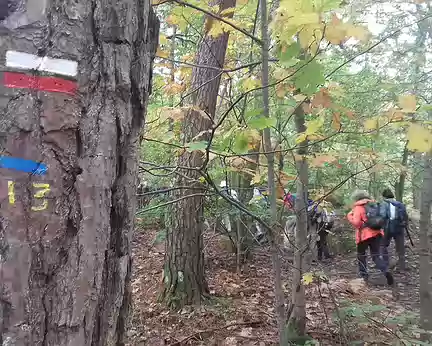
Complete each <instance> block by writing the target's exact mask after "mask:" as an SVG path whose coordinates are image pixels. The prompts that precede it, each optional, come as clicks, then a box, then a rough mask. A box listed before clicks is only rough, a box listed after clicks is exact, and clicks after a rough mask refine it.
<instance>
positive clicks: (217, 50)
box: [161, 0, 235, 308]
mask: <svg viewBox="0 0 432 346" xmlns="http://www.w3.org/2000/svg"><path fill="white" fill-rule="evenodd" d="M211 3H212V4H214V1H211ZM234 6H235V0H222V1H221V2H220V11H223V10H224V9H227V8H230V7H234ZM231 15H232V14H231ZM213 20H214V19H213V18H210V17H208V18H207V20H206V26H205V27H206V29H207V30H210V28H211V23H212V21H213ZM227 45H228V33H224V34H222V35H220V36H218V37H212V36H210V35H208V32H206V33H205V36H204V38H203V40H202V42H201V44H200V46H199V50H198V53H197V57H196V65H201V66H202V65H207V66H213V67H217V68H221V69H222V68H223V65H224V60H225V53H226V49H227ZM220 79H221V74H220V72H219V71H217V70H216V69H210V68H201V67H194V68H193V70H192V85H191V90H192V91H193V93H192V95H191V97H190V101H191V102H190V104H191V105H193V106H194V108H198V109H199V110H200V111H197V110H192V109H191V110H190V111H189V112H188V114H187V115H186V117H185V119H184V120H183V132H182V133H183V140H184V143H185V144H186V143H188V142H191V141H194V140H208V139H209V138H208V132H207V133H204V134H203V131H204V132H205V131H209V130H211V126H212V124H213V119H214V116H215V111H216V102H217V97H218V91H219V85H220ZM199 134H200V136H198V137H199V138H197V135H199ZM202 164H203V155H202V153H201V152H192V153H190V152H185V153H183V154H182V155H181V156H180V157H179V166H180V167H190V168H191V169H187V168H186V169H179V171H178V175H177V179H176V186H189V187H190V189H181V190H176V192H175V193H174V199H181V200H180V201H179V202H178V203H176V204H175V205H174V207H173V213H172V216H171V217H172V220H171V225H170V227H169V228H168V233H169V234H168V237H167V241H166V255H165V267H164V289H163V291H162V295H161V299H162V300H164V301H165V302H166V303H167V304H168V305H170V306H174V307H178V308H180V307H182V306H184V305H189V304H199V303H201V300H202V298H203V297H205V296H206V295H207V291H208V288H207V284H206V281H205V276H204V258H203V256H204V255H203V240H202V230H203V226H204V215H203V214H204V213H203V211H204V208H203V204H204V195H203V192H204V188H203V186H202V185H201V183H199V182H198V178H199V177H200V176H199V172H197V171H196V170H193V168H199V167H201V166H202ZM200 187H201V194H200V192H199V190H197V189H199V188H200ZM190 195H195V196H194V197H188V196H190Z"/></svg>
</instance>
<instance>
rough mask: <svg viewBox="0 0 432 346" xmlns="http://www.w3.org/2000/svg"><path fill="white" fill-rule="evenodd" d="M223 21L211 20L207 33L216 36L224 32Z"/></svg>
mask: <svg viewBox="0 0 432 346" xmlns="http://www.w3.org/2000/svg"><path fill="white" fill-rule="evenodd" d="M222 24H223V23H222V22H221V21H218V20H213V21H212V24H211V29H210V30H209V32H208V35H209V36H211V37H218V36H220V35H222V34H223V33H224V27H223V25H222Z"/></svg>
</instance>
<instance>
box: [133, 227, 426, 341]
mask: <svg viewBox="0 0 432 346" xmlns="http://www.w3.org/2000/svg"><path fill="white" fill-rule="evenodd" d="M157 232H158V231H157V230H138V231H137V232H136V233H135V239H134V241H133V258H134V266H133V280H132V293H133V299H134V304H133V315H132V323H131V327H130V329H129V332H128V336H129V344H128V345H130V346H140V345H151V346H159V345H172V346H173V345H179V346H180V345H206V346H216V345H226V346H230V345H231V346H232V345H236V346H242V345H250V346H267V345H269V346H270V345H277V324H276V317H275V310H274V288H273V278H272V270H271V268H272V266H271V256H270V250H269V248H267V247H261V248H258V249H256V250H254V253H253V257H252V259H250V260H249V261H248V262H247V264H246V266H245V267H244V268H243V271H242V273H240V274H237V273H236V270H235V268H236V266H235V255H234V254H231V253H229V252H228V251H227V250H225V249H224V247H223V246H222V245H221V244H222V242H221V241H220V236H219V235H217V234H214V233H213V232H208V233H207V234H206V235H205V257H206V273H207V278H208V284H209V289H210V294H211V299H210V300H209V302H208V304H206V305H204V306H202V307H200V308H192V307H186V308H184V309H183V310H182V311H179V312H174V311H169V310H167V309H166V308H165V307H164V306H163V305H161V304H159V303H158V302H157V296H158V293H159V291H160V289H161V284H162V280H161V279H162V276H161V274H162V272H161V271H162V265H163V259H164V244H158V245H155V246H153V240H154V238H155V237H156V234H157ZM349 234H351V233H349ZM341 236H342V235H341V233H340V231H338V230H335V235H334V236H333V238H335V237H341ZM407 253H408V256H409V258H410V259H409V261H410V264H411V267H412V271H411V272H410V273H406V274H398V275H397V276H396V280H397V281H396V282H397V287H398V289H399V291H400V295H401V299H400V301H399V302H395V301H394V298H393V296H392V292H391V291H390V290H388V289H387V288H386V287H385V286H383V284H382V282H378V283H377V284H376V285H371V286H366V285H365V284H364V282H363V281H362V280H360V279H357V278H356V262H355V255H354V254H352V253H347V254H343V255H340V256H337V258H335V259H334V260H332V261H330V262H327V263H324V264H319V265H315V266H313V267H312V268H311V269H310V270H309V271H308V273H309V272H311V273H314V274H313V279H314V280H313V282H310V283H309V285H307V286H306V304H307V305H306V311H307V328H308V331H309V333H310V335H311V336H312V337H313V338H314V339H316V340H319V341H320V345H335V344H338V343H339V342H340V341H341V339H343V338H349V339H355V338H356V337H358V336H359V335H365V333H366V334H367V337H368V340H369V339H371V340H372V339H373V338H376V340H377V341H378V340H381V339H382V338H384V339H386V338H387V341H388V340H391V339H389V338H390V334H391V332H392V330H391V329H389V330H385V331H383V329H382V328H381V329H379V327H378V326H375V327H374V328H370V326H369V324H367V323H364V324H361V323H360V324H359V323H357V324H355V327H353V326H352V325H350V323H351V322H350V321H349V320H347V321H345V322H344V323H343V324H340V323H339V322H338V319H337V318H335V316H337V315H338V314H341V313H342V312H341V311H342V309H343V306H344V304H346V302H349V304H353V306H355V304H364V303H368V304H371V305H382V306H384V307H386V308H388V309H389V311H390V313H389V316H390V315H391V314H393V315H397V314H400V313H401V312H402V313H404V312H406V311H409V310H414V311H416V309H417V308H418V302H419V297H418V268H417V261H418V259H417V256H416V255H415V254H414V253H413V252H412V251H409V250H408V251H407ZM282 260H283V261H282V262H283V267H282V273H283V281H284V287H285V291H286V297H287V299H289V298H290V293H289V291H290V289H291V282H290V280H291V276H292V272H291V271H292V267H291V260H290V257H289V256H288V255H286V256H283V258H282ZM371 277H373V278H374V277H375V278H376V280H377V281H379V280H381V281H382V275H381V276H380V273H378V272H377V271H376V270H371ZM325 280H328V281H326V282H324V281H325ZM407 309H408V310H407ZM396 327H397V326H396ZM344 328H345V330H344ZM365 341H366V340H365ZM371 344H375V345H376V343H371Z"/></svg>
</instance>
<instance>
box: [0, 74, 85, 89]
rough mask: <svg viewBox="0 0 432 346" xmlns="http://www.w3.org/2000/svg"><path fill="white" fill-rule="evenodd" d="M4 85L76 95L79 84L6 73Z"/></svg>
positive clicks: (53, 78) (54, 78)
mask: <svg viewBox="0 0 432 346" xmlns="http://www.w3.org/2000/svg"><path fill="white" fill-rule="evenodd" d="M3 85H4V86H5V87H8V88H19V89H36V90H41V91H51V92H59V93H66V94H71V95H74V94H75V93H76V90H77V83H76V82H73V81H70V80H66V79H62V78H56V77H39V76H28V75H26V74H23V73H15V72H4V73H3Z"/></svg>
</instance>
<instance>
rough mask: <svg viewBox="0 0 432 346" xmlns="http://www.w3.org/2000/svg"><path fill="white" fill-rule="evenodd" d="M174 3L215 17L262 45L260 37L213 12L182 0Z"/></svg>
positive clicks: (176, 0)
mask: <svg viewBox="0 0 432 346" xmlns="http://www.w3.org/2000/svg"><path fill="white" fill-rule="evenodd" d="M173 2H176V3H178V4H179V5H183V6H186V7H190V8H193V9H194V10H197V11H200V12H202V13H204V14H206V15H208V16H210V17H213V18H214V19H217V20H219V21H221V22H223V23H225V24H227V25H229V26H230V27H232V28H233V29H235V30H237V31H239V32H241V33H242V34H244V35H246V36H247V37H249V38H251V39H252V40H254V41H255V42H256V43H258V44H259V45H262V41H261V40H260V39H259V38H258V37H256V36H254V35H252V34H251V33H249V32H247V31H246V30H244V29H242V28H239V27H238V26H237V25H235V24H233V23H231V22H230V21H229V20H226V19H224V18H223V17H221V16H218V15H217V14H215V13H213V12H210V11H207V10H205V9H203V8H201V7H198V6H195V5H193V4H189V3H187V2H185V1H182V0H173Z"/></svg>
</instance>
